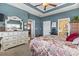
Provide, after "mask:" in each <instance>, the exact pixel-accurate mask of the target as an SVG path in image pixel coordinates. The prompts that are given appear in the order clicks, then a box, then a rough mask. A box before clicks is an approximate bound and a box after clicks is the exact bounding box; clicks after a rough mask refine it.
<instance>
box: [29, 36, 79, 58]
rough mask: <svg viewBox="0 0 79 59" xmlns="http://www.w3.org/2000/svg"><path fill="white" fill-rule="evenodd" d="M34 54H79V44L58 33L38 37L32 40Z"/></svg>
mask: <svg viewBox="0 0 79 59" xmlns="http://www.w3.org/2000/svg"><path fill="white" fill-rule="evenodd" d="M30 48H31V51H32V55H33V56H79V45H73V44H71V42H69V41H66V37H60V36H57V35H51V36H42V37H36V38H34V39H33V40H31V42H30Z"/></svg>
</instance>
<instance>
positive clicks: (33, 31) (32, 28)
mask: <svg viewBox="0 0 79 59" xmlns="http://www.w3.org/2000/svg"><path fill="white" fill-rule="evenodd" d="M28 21H31V22H32V24H31V37H32V38H33V37H35V20H32V19H28Z"/></svg>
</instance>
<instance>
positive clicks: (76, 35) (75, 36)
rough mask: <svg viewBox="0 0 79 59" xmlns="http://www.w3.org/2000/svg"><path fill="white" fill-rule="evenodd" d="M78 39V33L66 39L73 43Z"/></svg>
mask: <svg viewBox="0 0 79 59" xmlns="http://www.w3.org/2000/svg"><path fill="white" fill-rule="evenodd" d="M77 37H78V33H72V34H70V35H69V36H68V37H67V38H66V41H70V42H72V41H73V40H74V39H75V38H77Z"/></svg>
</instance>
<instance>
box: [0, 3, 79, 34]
mask: <svg viewBox="0 0 79 59" xmlns="http://www.w3.org/2000/svg"><path fill="white" fill-rule="evenodd" d="M0 13H4V14H5V15H7V16H18V17H20V18H21V19H22V20H23V22H27V21H28V19H32V20H35V27H36V28H35V32H36V33H35V34H42V33H43V21H47V20H50V21H53V22H57V21H58V19H61V18H68V17H70V19H72V17H73V16H77V15H79V9H74V10H71V11H67V12H63V13H59V14H55V15H51V16H47V17H43V18H40V17H37V16H34V15H31V14H29V13H28V12H26V11H24V10H21V9H18V8H16V7H13V6H10V5H8V4H0ZM0 24H1V23H0ZM1 26H2V25H1ZM56 29H57V27H56Z"/></svg>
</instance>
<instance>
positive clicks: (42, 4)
mask: <svg viewBox="0 0 79 59" xmlns="http://www.w3.org/2000/svg"><path fill="white" fill-rule="evenodd" d="M49 5H50V6H53V7H56V6H57V5H55V4H52V3H41V4H39V5H36V6H35V7H37V6H43V7H44V10H46V8H47V7H48V6H49Z"/></svg>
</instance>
